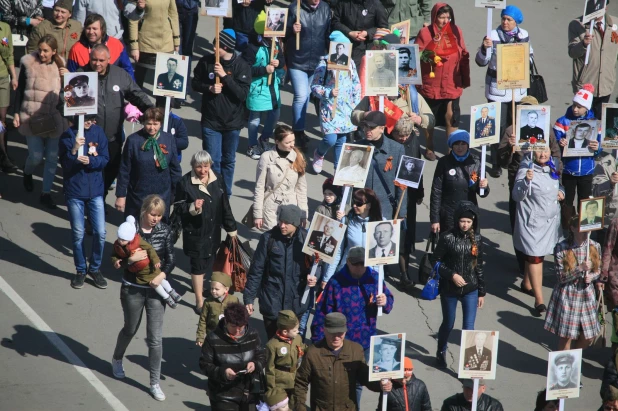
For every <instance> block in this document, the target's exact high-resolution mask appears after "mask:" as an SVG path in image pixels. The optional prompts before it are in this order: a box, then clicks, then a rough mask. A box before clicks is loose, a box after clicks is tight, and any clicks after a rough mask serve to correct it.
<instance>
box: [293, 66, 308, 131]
mask: <svg viewBox="0 0 618 411" xmlns="http://www.w3.org/2000/svg"><path fill="white" fill-rule="evenodd" d="M313 73H314V72H313V71H303V70H296V69H289V70H288V75H289V76H290V80H291V81H292V88H293V89H294V100H293V102H292V112H293V114H294V125H293V126H292V129H294V131H304V130H305V116H306V115H307V105H308V103H309V94H310V93H311V90H310V88H309V87H310V86H311V82H312V81H313Z"/></svg>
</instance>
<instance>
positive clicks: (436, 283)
mask: <svg viewBox="0 0 618 411" xmlns="http://www.w3.org/2000/svg"><path fill="white" fill-rule="evenodd" d="M439 268H440V262H437V263H436V264H435V265H434V266H433V268H432V270H431V271H432V273H431V274H432V276H431V277H430V278H429V280H428V281H427V284H425V287H423V291H421V298H422V299H423V300H428V301H433V300H435V299H436V298H437V297H438V294H440V290H439V288H440V275H439V274H438V269H439Z"/></svg>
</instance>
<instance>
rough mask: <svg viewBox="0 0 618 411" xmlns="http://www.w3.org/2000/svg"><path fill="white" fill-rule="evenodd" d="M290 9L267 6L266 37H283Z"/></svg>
mask: <svg viewBox="0 0 618 411" xmlns="http://www.w3.org/2000/svg"><path fill="white" fill-rule="evenodd" d="M287 19H288V9H282V8H276V7H266V25H265V27H264V37H283V36H285V27H286V25H287Z"/></svg>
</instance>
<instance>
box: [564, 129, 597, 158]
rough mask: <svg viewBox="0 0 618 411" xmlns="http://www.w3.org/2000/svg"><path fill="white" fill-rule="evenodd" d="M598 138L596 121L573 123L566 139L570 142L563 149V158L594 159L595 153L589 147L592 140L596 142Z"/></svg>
mask: <svg viewBox="0 0 618 411" xmlns="http://www.w3.org/2000/svg"><path fill="white" fill-rule="evenodd" d="M597 136H598V130H597V121H596V120H576V121H571V124H570V125H569V129H568V131H567V132H566V136H565V138H566V139H567V140H568V143H567V145H566V147H564V148H563V151H562V156H563V157H585V156H588V157H592V156H593V155H594V151H593V150H591V149H590V148H589V147H588V145H589V144H590V141H591V140H596V139H597Z"/></svg>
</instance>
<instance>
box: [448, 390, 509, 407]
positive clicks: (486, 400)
mask: <svg viewBox="0 0 618 411" xmlns="http://www.w3.org/2000/svg"><path fill="white" fill-rule="evenodd" d="M470 407H471V403H470V402H468V401H466V399H465V397H464V395H463V394H461V393H460V394H455V395H453V396H452V397H448V398H447V399H445V400H444V403H442V408H441V409H440V411H468V410H469V409H470ZM476 409H477V411H504V408H502V404H500V401H498V400H497V399H495V398H493V397H490V396H489V395H487V394H482V395H481V398H479V400H478V402H477V403H476Z"/></svg>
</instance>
